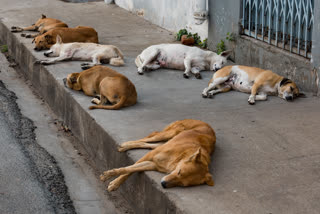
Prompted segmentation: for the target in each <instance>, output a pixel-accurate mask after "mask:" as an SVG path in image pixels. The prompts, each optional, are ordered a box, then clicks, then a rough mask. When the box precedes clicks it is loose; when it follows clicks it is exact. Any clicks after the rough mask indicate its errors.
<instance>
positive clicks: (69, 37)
mask: <svg viewBox="0 0 320 214" xmlns="http://www.w3.org/2000/svg"><path fill="white" fill-rule="evenodd" d="M58 35H59V36H60V37H61V41H62V42H64V43H71V42H90V43H98V42H99V41H98V33H97V31H95V29H93V28H91V27H84V26H77V27H75V28H55V29H52V30H49V31H48V32H46V33H44V34H42V35H39V36H37V37H36V38H34V40H33V41H32V43H35V47H34V50H36V51H41V50H47V49H50V48H51V46H53V45H54V44H55V43H56V42H57V39H56V38H57V36H58Z"/></svg>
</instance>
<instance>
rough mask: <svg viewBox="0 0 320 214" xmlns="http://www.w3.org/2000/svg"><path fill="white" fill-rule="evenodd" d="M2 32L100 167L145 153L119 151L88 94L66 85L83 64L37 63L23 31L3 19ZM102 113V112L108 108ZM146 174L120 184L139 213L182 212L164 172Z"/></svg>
mask: <svg viewBox="0 0 320 214" xmlns="http://www.w3.org/2000/svg"><path fill="white" fill-rule="evenodd" d="M0 32H1V33H0V41H1V42H3V43H4V44H8V46H9V53H10V55H11V56H12V57H14V59H15V61H16V62H17V63H18V64H19V67H18V71H20V72H21V73H22V74H23V75H24V76H25V77H26V78H27V79H29V80H30V81H31V82H32V84H33V87H34V88H35V89H36V90H37V91H38V93H39V95H40V96H41V97H42V98H43V99H44V100H45V101H46V102H47V103H48V105H49V106H50V107H51V108H52V110H53V111H54V112H55V114H57V116H58V117H59V118H61V119H62V120H63V121H64V122H65V124H66V125H67V126H68V127H71V129H72V133H73V134H74V135H75V136H76V137H77V138H78V139H79V140H80V142H81V143H82V144H83V146H84V148H85V150H86V152H87V153H88V155H89V157H90V158H91V160H92V161H93V162H94V164H95V167H96V169H97V170H99V171H101V172H102V171H104V170H106V169H111V168H115V167H119V166H125V165H130V164H133V163H134V162H135V161H137V160H138V157H137V156H142V153H145V152H141V151H140V152H139V154H138V155H133V154H130V152H129V153H128V155H125V153H119V152H117V146H118V144H117V143H116V142H115V141H114V139H113V138H112V137H110V136H109V134H108V133H107V131H106V130H105V129H104V128H103V127H102V126H101V123H100V124H99V121H97V120H96V119H95V118H97V117H94V116H93V115H91V114H90V112H89V110H88V108H87V107H88V106H89V104H90V102H88V101H89V99H88V97H85V96H84V95H83V94H82V93H81V92H74V91H71V90H70V89H67V88H65V86H64V85H63V81H62V79H63V78H65V77H66V74H67V73H70V72H72V70H71V69H70V67H72V68H74V67H76V66H77V67H79V68H80V66H79V63H77V62H68V63H67V64H69V65H53V66H46V67H45V66H42V65H38V64H34V61H35V60H36V56H37V55H40V54H42V52H41V53H35V52H33V51H30V46H31V45H30V46H29V45H28V44H25V43H22V42H21V41H20V40H21V39H20V38H19V37H20V36H19V35H20V34H12V33H11V32H10V30H9V29H8V27H7V26H6V25H5V24H3V23H2V22H0ZM22 40H24V39H22ZM27 41H30V40H27ZM28 46H29V47H28ZM41 58H42V57H41ZM70 64H71V66H70ZM61 66H62V67H61ZM57 67H59V69H57ZM59 70H60V71H59ZM79 71H81V69H79ZM79 101H80V102H82V101H83V103H81V104H83V105H84V106H85V107H84V106H82V105H81V104H80V103H79ZM91 113H92V111H91ZM100 113H102V114H101V115H103V113H106V111H103V112H100ZM100 122H101V121H100ZM112 123H117V121H112ZM118 143H120V142H118ZM147 174H153V175H146V174H142V173H139V174H138V173H136V174H134V175H132V176H131V178H130V179H128V180H127V182H125V183H124V184H123V185H122V187H121V188H120V191H122V193H123V195H124V196H125V197H126V199H127V200H128V201H129V202H131V203H132V207H133V208H134V209H135V211H136V212H137V213H182V211H179V208H178V207H177V206H176V205H175V204H174V203H172V201H171V200H169V199H168V197H167V195H166V194H165V193H164V192H163V191H161V187H160V185H159V184H157V183H158V181H159V180H160V178H161V177H162V175H160V173H155V172H153V173H152V172H148V173H147ZM157 174H158V175H157ZM156 182H157V183H156ZM150 196H152V197H150ZM183 213H185V212H183Z"/></svg>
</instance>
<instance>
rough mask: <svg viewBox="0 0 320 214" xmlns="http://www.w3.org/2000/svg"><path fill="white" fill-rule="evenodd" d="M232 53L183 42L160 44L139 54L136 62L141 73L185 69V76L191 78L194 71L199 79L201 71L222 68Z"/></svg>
mask: <svg viewBox="0 0 320 214" xmlns="http://www.w3.org/2000/svg"><path fill="white" fill-rule="evenodd" d="M230 53H231V52H230V51H225V52H222V53H221V54H220V55H218V54H216V53H214V52H212V51H208V50H202V49H200V48H197V47H189V46H186V45H181V44H160V45H152V46H150V47H148V48H147V49H145V50H143V51H142V53H141V54H140V55H138V56H137V58H136V60H135V63H136V65H137V67H138V73H139V74H143V72H144V71H146V70H156V69H158V68H172V69H178V70H184V74H183V76H184V77H185V78H189V76H190V73H193V74H194V75H195V77H196V78H197V79H200V78H201V75H200V71H202V70H212V71H216V70H219V69H220V68H222V66H223V65H224V64H226V63H227V58H228V56H229V55H230Z"/></svg>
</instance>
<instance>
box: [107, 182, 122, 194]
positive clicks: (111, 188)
mask: <svg viewBox="0 0 320 214" xmlns="http://www.w3.org/2000/svg"><path fill="white" fill-rule="evenodd" d="M119 186H120V185H119V184H118V182H117V180H113V181H111V182H110V183H109V185H108V191H109V192H112V191H115V190H117V189H118V188H119Z"/></svg>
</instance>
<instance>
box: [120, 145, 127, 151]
mask: <svg viewBox="0 0 320 214" xmlns="http://www.w3.org/2000/svg"><path fill="white" fill-rule="evenodd" d="M125 151H127V149H126V148H125V147H123V146H119V147H118V152H125Z"/></svg>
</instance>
